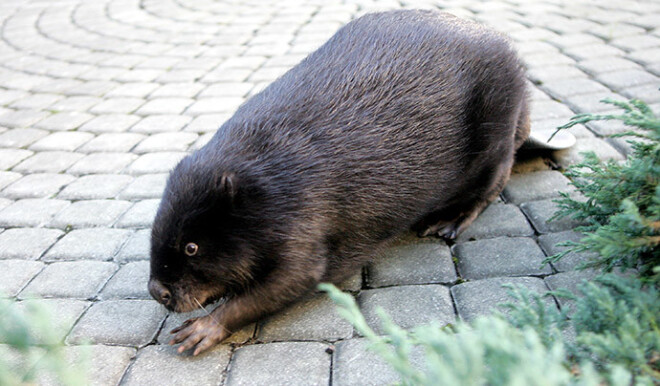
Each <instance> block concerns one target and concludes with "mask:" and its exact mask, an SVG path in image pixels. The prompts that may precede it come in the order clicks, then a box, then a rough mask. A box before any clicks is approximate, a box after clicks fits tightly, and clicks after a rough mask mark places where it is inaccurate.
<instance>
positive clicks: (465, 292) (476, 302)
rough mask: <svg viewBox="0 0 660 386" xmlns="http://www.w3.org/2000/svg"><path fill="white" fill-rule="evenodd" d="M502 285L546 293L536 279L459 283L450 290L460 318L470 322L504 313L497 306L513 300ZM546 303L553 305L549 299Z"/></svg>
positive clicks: (497, 279) (544, 287) (539, 280)
mask: <svg viewBox="0 0 660 386" xmlns="http://www.w3.org/2000/svg"><path fill="white" fill-rule="evenodd" d="M503 284H510V285H514V286H523V287H526V288H527V289H529V290H531V291H534V292H537V293H539V294H544V293H546V292H547V291H548V288H547V287H546V286H545V284H544V283H543V280H542V279H539V278H536V277H496V278H491V279H484V280H476V281H470V282H466V283H461V284H458V285H455V286H453V287H452V288H451V293H452V296H453V297H454V302H455V303H456V310H457V311H458V315H459V316H460V318H461V319H462V320H464V321H467V322H470V321H473V320H474V319H475V318H477V317H478V316H485V315H490V314H492V313H493V312H494V311H499V312H504V313H506V312H505V310H503V309H501V308H498V306H499V305H500V304H502V303H512V302H513V298H511V297H510V296H509V295H508V292H507V291H508V290H507V289H506V288H504V287H502V285H503ZM546 302H547V303H548V304H549V305H550V304H553V300H552V299H550V298H546Z"/></svg>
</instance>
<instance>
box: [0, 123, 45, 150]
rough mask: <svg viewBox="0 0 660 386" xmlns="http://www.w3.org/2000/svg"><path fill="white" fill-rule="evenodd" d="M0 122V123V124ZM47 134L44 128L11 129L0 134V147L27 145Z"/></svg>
mask: <svg viewBox="0 0 660 386" xmlns="http://www.w3.org/2000/svg"><path fill="white" fill-rule="evenodd" d="M1 125H2V123H0V126H1ZM46 135H48V132H47V131H45V130H39V129H13V130H7V131H5V132H4V133H2V134H0V146H2V147H16V148H20V147H27V146H29V145H30V144H31V143H33V142H36V141H37V140H39V139H40V138H42V137H45V136H46Z"/></svg>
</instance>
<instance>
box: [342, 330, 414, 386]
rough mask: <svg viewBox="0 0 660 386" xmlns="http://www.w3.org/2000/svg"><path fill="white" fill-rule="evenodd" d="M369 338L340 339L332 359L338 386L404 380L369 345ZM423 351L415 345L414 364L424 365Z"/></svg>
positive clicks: (360, 385) (379, 383)
mask: <svg viewBox="0 0 660 386" xmlns="http://www.w3.org/2000/svg"><path fill="white" fill-rule="evenodd" d="M368 346H369V343H368V341H367V340H366V339H363V338H356V339H349V340H345V341H342V342H339V343H337V345H336V346H335V352H334V356H333V359H332V384H333V385H338V386H344V385H346V386H379V385H392V384H398V383H399V382H401V379H400V378H399V376H398V374H397V372H396V371H395V370H394V369H393V368H392V366H390V365H389V364H387V362H385V361H384V360H383V359H382V358H381V357H380V356H379V355H378V354H376V353H374V352H373V351H371V350H369V349H368ZM423 354H424V353H423V351H422V350H419V349H413V350H412V353H411V356H410V360H411V363H412V364H413V366H415V367H416V368H419V369H423V368H424V366H425V364H424V362H425V359H424V355H423Z"/></svg>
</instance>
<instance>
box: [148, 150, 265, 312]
mask: <svg viewBox="0 0 660 386" xmlns="http://www.w3.org/2000/svg"><path fill="white" fill-rule="evenodd" d="M239 179H240V178H239V177H237V176H236V175H235V174H233V173H231V172H227V171H222V170H215V168H213V167H211V166H209V165H205V164H204V157H200V156H199V155H197V154H193V155H191V156H188V157H186V158H184V159H183V160H182V161H181V162H180V163H179V165H177V167H176V168H175V169H174V170H173V171H172V173H171V174H170V177H169V180H168V182H167V186H166V188H165V192H164V194H163V199H162V201H161V203H160V207H159V208H158V213H157V215H156V218H155V220H154V224H153V228H152V233H151V274H150V279H149V292H150V293H151V296H153V297H154V298H155V299H156V300H157V301H158V302H160V303H162V304H163V305H165V306H166V307H167V308H168V309H170V310H174V311H177V312H188V311H192V310H194V309H197V308H201V307H202V306H204V305H206V304H208V303H211V302H212V301H214V300H217V299H219V298H221V297H224V296H227V295H231V294H233V293H237V292H240V291H244V290H246V289H247V288H248V287H249V285H250V283H251V281H252V280H254V278H255V273H257V271H258V269H257V268H258V267H262V266H263V264H262V263H261V262H259V260H258V258H259V256H260V255H262V253H261V252H260V251H258V250H257V249H258V248H259V247H258V246H259V244H260V243H259V242H258V240H255V238H258V237H259V231H258V230H259V229H260V228H263V227H261V226H260V218H259V213H256V212H255V210H258V209H256V208H255V209H254V210H252V209H251V208H250V206H251V202H253V200H254V199H257V200H258V197H255V192H254V191H251V189H246V188H245V187H242V186H240V183H241V181H239Z"/></svg>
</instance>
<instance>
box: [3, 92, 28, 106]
mask: <svg viewBox="0 0 660 386" xmlns="http://www.w3.org/2000/svg"><path fill="white" fill-rule="evenodd" d="M26 95H28V93H27V92H25V91H21V90H0V106H6V105H8V104H10V103H11V102H13V101H15V100H18V99H21V98H24V97H25V96H26Z"/></svg>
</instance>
